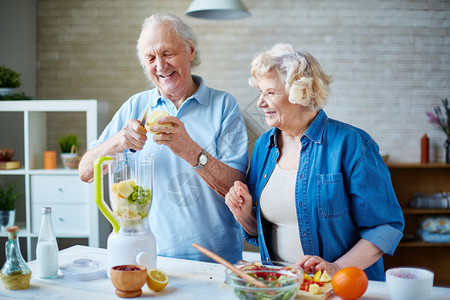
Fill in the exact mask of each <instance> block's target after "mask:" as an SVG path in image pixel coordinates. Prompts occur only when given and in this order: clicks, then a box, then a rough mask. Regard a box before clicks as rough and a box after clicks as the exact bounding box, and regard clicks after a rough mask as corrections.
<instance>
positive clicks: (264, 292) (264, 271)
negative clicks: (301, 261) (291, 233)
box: [225, 261, 303, 300]
mask: <svg viewBox="0 0 450 300" xmlns="http://www.w3.org/2000/svg"><path fill="white" fill-rule="evenodd" d="M235 266H236V267H237V268H240V269H241V270H242V271H244V272H245V273H247V274H249V275H250V276H253V277H255V278H256V279H258V281H260V282H262V283H264V284H265V285H267V288H260V287H256V286H254V285H253V284H251V283H248V282H247V281H245V280H244V279H242V278H241V277H239V276H238V275H237V274H235V273H233V271H231V270H230V269H226V271H225V279H226V283H227V284H228V286H229V287H230V288H231V289H232V290H233V292H234V294H235V295H236V296H237V297H238V299H254V300H262V299H264V300H291V299H294V298H295V296H296V295H297V291H298V289H299V287H300V284H301V283H302V282H303V269H301V268H296V267H294V266H292V265H288V264H286V263H283V262H275V261H272V262H267V261H265V262H243V263H238V264H236V265H235Z"/></svg>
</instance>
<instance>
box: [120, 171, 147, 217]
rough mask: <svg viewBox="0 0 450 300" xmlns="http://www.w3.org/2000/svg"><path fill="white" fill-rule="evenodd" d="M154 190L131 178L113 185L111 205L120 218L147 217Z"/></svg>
mask: <svg viewBox="0 0 450 300" xmlns="http://www.w3.org/2000/svg"><path fill="white" fill-rule="evenodd" d="M151 199H152V191H151V190H150V189H149V188H147V189H146V188H143V187H142V186H139V185H137V183H136V180H134V179H129V180H124V181H121V182H119V183H115V184H113V185H112V186H111V206H112V209H113V212H114V215H115V216H116V217H118V218H119V219H129V220H139V219H143V218H145V217H147V215H148V211H149V207H150V203H151Z"/></svg>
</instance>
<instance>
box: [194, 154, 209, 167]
mask: <svg viewBox="0 0 450 300" xmlns="http://www.w3.org/2000/svg"><path fill="white" fill-rule="evenodd" d="M207 163H208V153H207V152H206V151H205V149H202V152H200V154H199V155H198V157H197V165H196V166H193V167H192V168H193V169H194V170H198V169H200V168H203V167H204V166H206V164H207Z"/></svg>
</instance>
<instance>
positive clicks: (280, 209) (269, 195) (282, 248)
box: [260, 164, 303, 264]
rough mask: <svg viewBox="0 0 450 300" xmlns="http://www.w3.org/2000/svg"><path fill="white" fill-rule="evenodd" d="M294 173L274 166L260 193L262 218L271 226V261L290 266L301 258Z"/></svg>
mask: <svg viewBox="0 0 450 300" xmlns="http://www.w3.org/2000/svg"><path fill="white" fill-rule="evenodd" d="M296 178H297V170H283V169H281V168H280V167H279V166H278V164H277V165H276V166H275V170H274V171H273V172H272V175H271V176H270V178H269V181H268V182H267V184H266V186H265V187H264V189H263V191H262V193H261V200H260V203H261V213H262V216H263V217H264V218H265V219H266V220H267V221H269V222H270V223H272V224H273V225H272V232H271V239H270V241H268V242H269V243H270V245H271V248H272V249H273V252H274V254H275V257H273V258H272V259H273V260H281V261H285V262H289V263H292V264H294V263H295V262H297V260H298V259H299V258H300V257H302V256H303V249H302V245H301V242H300V233H299V229H298V220H297V211H296V208H295V181H296Z"/></svg>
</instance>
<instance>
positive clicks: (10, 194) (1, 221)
mask: <svg viewBox="0 0 450 300" xmlns="http://www.w3.org/2000/svg"><path fill="white" fill-rule="evenodd" d="M20 194H21V193H20V192H19V191H18V190H17V182H6V181H0V226H1V230H2V232H3V231H5V230H6V227H8V226H13V225H14V222H15V219H16V200H17V198H18V197H19V195H20Z"/></svg>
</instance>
